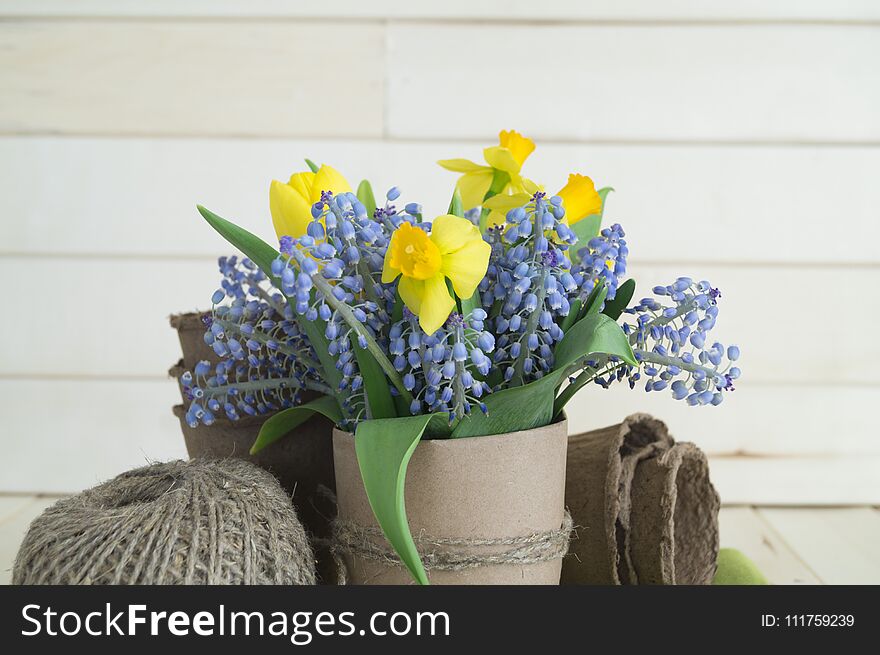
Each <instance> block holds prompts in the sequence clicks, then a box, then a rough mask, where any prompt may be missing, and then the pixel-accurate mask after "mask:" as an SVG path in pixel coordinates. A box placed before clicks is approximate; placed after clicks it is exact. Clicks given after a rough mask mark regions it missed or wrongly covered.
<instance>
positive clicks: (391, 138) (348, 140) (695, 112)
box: [0, 0, 880, 527]
mask: <svg viewBox="0 0 880 655" xmlns="http://www.w3.org/2000/svg"><path fill="white" fill-rule="evenodd" d="M878 61H880V5H878V3H875V2H870V1H868V0H851V1H848V2H834V1H832V0H812V1H809V2H803V1H801V2H795V1H794V0H788V1H785V2H775V3H766V2H757V1H751V0H750V1H748V2H739V3H729V2H699V3H698V2H689V1H687V0H677V1H674V2H664V3H654V2H649V1H648V0H628V1H626V2H615V3H608V2H577V1H575V0H567V1H558V2H545V3H540V4H535V3H530V2H521V1H516V0H507V1H504V0H494V1H491V2H482V3H473V2H464V1H459V0H455V1H447V2H442V3H440V2H435V3H411V2H410V3H407V2H393V1H391V0H384V1H381V2H371V3H362V2H354V1H353V0H346V1H343V2H335V3H334V2H311V1H310V2H301V3H288V2H280V1H276V0H260V1H251V2H245V1H244V0H227V1H225V2H206V1H191V2H170V1H167V0H163V1H157V2H151V3H143V2H133V1H123V2H110V1H109V0H79V1H68V2H60V1H52V0H31V1H29V2H24V1H22V0H6V1H3V2H0V221H2V232H0V280H4V281H5V283H6V284H7V285H9V286H8V287H7V288H8V290H7V293H6V294H4V296H5V299H6V303H7V306H6V308H5V309H4V310H3V312H2V314H3V318H4V320H3V321H0V412H2V415H3V418H4V425H5V429H4V431H3V439H4V447H5V451H4V452H5V459H4V464H3V466H2V467H0V491H3V490H6V491H18V492H67V491H74V490H77V489H80V488H82V487H84V486H87V485H90V484H92V483H94V482H96V481H98V480H100V479H103V478H106V477H109V476H112V475H114V474H115V473H118V472H120V471H121V470H124V469H125V468H128V467H131V466H134V465H138V464H140V463H142V462H143V461H144V460H146V459H163V458H169V457H175V456H181V455H183V446H182V439H181V437H180V435H179V429H178V426H177V424H176V420H175V419H174V418H173V417H172V416H171V413H170V405H171V404H172V403H173V402H174V401H175V397H176V393H177V391H176V388H175V386H174V384H173V383H172V382H171V381H168V380H166V379H165V378H164V372H165V370H166V369H167V367H168V366H169V365H170V364H171V363H173V361H174V360H175V358H176V357H177V356H178V346H177V343H176V337H175V335H174V334H173V332H171V330H170V329H169V328H168V327H167V320H166V317H167V315H168V314H170V313H172V312H175V311H181V310H191V309H196V308H198V307H201V306H204V305H205V303H206V302H207V300H208V298H209V296H210V294H211V292H212V291H213V289H214V287H215V285H216V275H215V273H214V266H213V264H212V260H213V258H214V257H216V255H218V254H222V253H226V252H228V251H229V248H228V247H226V246H225V245H224V243H223V242H222V241H221V240H220V239H219V237H216V236H215V235H214V234H213V233H212V232H211V231H210V230H209V229H208V228H207V227H206V226H205V225H204V224H203V223H202V222H201V221H200V220H199V218H198V216H197V214H196V212H195V204H196V203H202V204H205V205H207V206H209V207H211V208H212V209H214V210H215V211H217V212H218V213H220V214H221V215H224V216H227V217H229V218H232V219H235V220H237V221H239V222H241V223H242V224H243V225H245V226H246V227H248V228H250V229H252V230H254V231H256V232H258V233H260V234H261V235H263V236H264V237H266V238H271V237H272V231H271V226H270V220H269V217H268V207H267V205H268V202H267V201H268V198H267V195H268V193H267V189H268V182H269V180H270V179H272V178H280V179H284V178H286V176H287V175H289V173H291V172H292V171H294V170H298V169H300V168H302V164H301V159H302V158H303V157H306V156H307V157H311V158H313V159H315V160H317V161H327V162H331V163H333V164H334V165H336V166H337V167H338V168H340V169H341V170H343V171H344V172H346V173H347V174H348V175H349V177H350V179H351V180H352V181H356V180H357V179H359V178H361V177H369V178H370V179H372V180H373V181H374V184H375V186H376V187H377V188H379V189H384V188H387V187H388V186H390V185H392V184H396V185H398V186H400V187H401V188H402V189H403V190H404V193H405V197H406V199H407V200H418V201H421V202H422V203H423V204H424V205H425V206H426V208H427V210H428V211H429V212H430V211H436V212H438V213H439V212H441V211H443V210H444V209H445V205H446V202H447V200H448V195H449V191H450V188H451V185H452V183H453V181H454V176H453V175H452V174H449V173H446V172H445V171H443V170H441V169H440V168H439V167H437V166H436V165H435V164H434V163H433V162H434V161H435V160H436V159H439V158H446V157H457V156H466V157H472V158H479V155H480V148H481V147H482V146H483V145H488V144H489V143H490V142H491V141H492V140H493V139H494V137H495V133H496V132H497V131H498V130H499V129H501V128H515V129H519V130H520V131H523V132H524V133H526V134H528V135H530V136H532V137H533V138H535V139H536V141H537V142H538V150H537V151H536V153H535V154H534V155H533V156H532V158H531V159H530V161H529V162H528V164H527V173H528V174H529V175H530V176H531V177H533V178H535V179H538V180H540V181H542V182H544V183H546V184H547V186H548V187H549V188H551V189H555V188H557V187H559V186H561V185H562V184H563V182H564V179H565V176H566V175H567V174H568V173H569V172H570V171H574V170H577V171H581V172H584V173H588V174H590V175H591V176H593V177H594V179H596V181H597V182H598V183H599V184H602V185H611V186H614V187H615V188H616V190H617V191H616V193H615V194H613V195H612V196H611V197H610V199H609V201H608V217H609V219H610V220H614V221H619V222H621V223H622V224H623V225H624V226H625V227H626V229H627V232H628V236H629V238H630V245H631V252H632V254H631V260H630V261H631V270H632V272H633V274H634V275H635V276H636V277H637V279H638V280H639V281H640V283H641V286H642V290H643V291H644V290H646V289H647V288H649V287H650V286H651V285H653V284H655V283H661V282H665V281H668V280H670V279H673V278H674V277H675V276H677V275H679V274H691V275H695V276H700V277H708V278H709V279H711V280H712V281H713V282H714V283H715V284H716V285H718V286H719V287H720V288H721V289H722V292H723V294H724V295H723V298H722V303H723V304H722V315H721V319H720V321H719V327H718V328H717V330H718V336H719V338H720V339H722V340H723V341H725V342H727V341H731V342H736V343H739V344H740V345H741V347H742V349H743V353H744V355H743V366H742V368H743V369H744V371H745V377H744V378H743V380H742V381H741V383H740V384H738V390H737V391H736V393H734V394H732V395H731V396H730V397H729V398H728V399H727V401H726V402H725V404H724V405H723V406H721V407H720V408H717V409H708V408H701V409H689V408H686V407H684V406H682V405H680V404H678V403H674V402H673V401H672V400H671V399H670V398H669V397H668V396H667V395H646V394H644V393H643V392H629V391H628V390H626V389H624V388H619V389H615V390H613V391H607V392H603V391H602V390H600V389H598V388H596V389H591V390H589V391H586V392H583V393H582V394H581V395H580V396H579V397H578V398H577V400H576V401H575V402H574V403H573V406H572V409H571V412H570V418H571V422H572V426H573V429H574V430H587V429H591V428H594V427H598V426H601V425H605V424H608V423H613V422H616V421H617V420H619V419H620V418H622V417H623V416H625V415H626V414H627V413H630V412H632V411H639V410H642V411H649V412H652V413H655V414H657V415H658V416H661V417H663V418H664V419H665V420H667V422H668V423H669V424H670V426H671V429H672V431H673V433H674V434H675V435H676V437H677V438H679V439H683V440H684V439H687V440H693V441H696V442H697V443H698V444H699V445H700V446H701V447H702V448H704V449H705V450H706V451H708V452H709V453H711V454H712V467H713V479H714V481H715V483H716V485H717V486H718V488H719V491H720V493H721V495H722V498H723V499H724V500H725V501H726V502H730V503H750V504H756V503H774V504H804V503H809V504H829V503H838V504H839V503H849V502H858V503H868V504H876V503H878V502H880V440H878V438H877V435H878V430H877V428H876V424H875V418H874V412H873V408H874V407H875V406H876V405H877V404H878V403H880V368H878V366H877V364H878V362H880V345H878V342H877V340H876V339H874V338H872V337H871V332H872V330H871V327H872V326H873V325H876V323H877V319H878V318H880V311H878V309H877V303H876V301H874V300H873V298H874V297H875V295H876V290H877V289H878V287H880V247H878V245H877V244H878V243H880V221H878V218H880V216H878V209H877V208H878V207H880V186H878V185H877V184H876V172H877V171H878V170H880V68H878V66H877V62H878ZM784 519H785V515H780V517H779V520H780V521H782V520H784ZM795 527H797V526H795Z"/></svg>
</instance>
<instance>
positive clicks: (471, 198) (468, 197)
mask: <svg viewBox="0 0 880 655" xmlns="http://www.w3.org/2000/svg"><path fill="white" fill-rule="evenodd" d="M493 175H494V173H492V169H491V168H486V169H485V170H479V171H476V172H474V173H465V174H464V175H462V176H461V177H460V178H458V182H457V183H456V187H458V191H459V193H460V194H461V206H462V207H464V208H465V209H473V208H474V207H478V206H479V205H482V204H483V198H485V197H486V192H487V191H489V187H490V186H491V185H492V176H493Z"/></svg>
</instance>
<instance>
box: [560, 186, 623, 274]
mask: <svg viewBox="0 0 880 655" xmlns="http://www.w3.org/2000/svg"><path fill="white" fill-rule="evenodd" d="M611 191H614V189H612V188H611V187H610V186H607V187H604V188H602V189H599V190H598V191H597V192H596V193H598V194H599V197H600V198H601V199H602V208H601V209H600V210H599V213H598V214H590V215H589V216H585V217H584V218H582V219H581V220H579V221H577V222H576V223H574V224H573V225H571V226H570V227H571V230H572V232H574V233H575V234H576V235H577V238H578V242H577V243H576V244H575V245H573V246H572V247H571V248H570V249H569V251H568V252H569V254H570V255H571V260H572V261H573V262H575V263H577V262H578V261H580V257H579V256H578V254H577V251H578V250H580V249H581V248H583V247H585V246H586V245H587V242H588V241H589V240H590V239H592V238H593V237H594V236H596V235H597V234H599V230H600V229H601V227H602V217H603V216H604V215H605V198H606V196H607V195H608V193H609V192H611Z"/></svg>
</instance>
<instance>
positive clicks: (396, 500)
mask: <svg viewBox="0 0 880 655" xmlns="http://www.w3.org/2000/svg"><path fill="white" fill-rule="evenodd" d="M435 417H439V416H438V415H436V414H434V415H432V414H426V415H421V416H407V417H403V418H395V419H374V420H372V421H362V422H360V423H359V424H358V426H357V430H356V432H355V438H354V448H355V453H356V454H357V459H358V466H359V467H360V470H361V478H362V479H363V481H364V489H365V490H366V492H367V498H368V499H369V501H370V507H371V508H372V509H373V514H374V515H375V516H376V521H378V523H379V526H380V527H381V528H382V532H383V533H384V534H385V538H386V539H387V540H388V543H390V544H391V546H392V548H394V550H395V552H396V553H397V554H398V555H399V556H400V559H401V561H402V562H403V564H404V565H405V566H406V568H407V569H409V572H410V573H411V574H412V576H413V578H415V580H416V582H418V583H419V584H423V585H426V584H428V576H427V575H426V574H425V568H424V566H422V560H421V558H420V557H419V552H418V550H416V544H415V542H414V541H413V538H412V534H410V530H409V522H408V521H407V518H406V503H405V501H404V484H405V482H406V467H407V465H408V464H409V460H410V458H411V457H412V454H413V451H414V450H415V449H416V446H417V445H418V444H419V440H420V439H421V438H422V434H423V433H424V432H425V428H426V427H427V426H428V423H429V421H431V420H432V418H435ZM440 420H443V421H445V419H444V418H440Z"/></svg>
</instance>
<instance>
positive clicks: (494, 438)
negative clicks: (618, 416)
mask: <svg viewBox="0 0 880 655" xmlns="http://www.w3.org/2000/svg"><path fill="white" fill-rule="evenodd" d="M557 430H564V431H565V432H566V434H567V433H568V417H567V416H566V415H565V412H563V413H562V414H561V415H560V416H559V417H558V418H556V419H555V420H553V421H552V422H551V423H548V424H547V425H542V426H540V427H537V428H527V429H525V430H516V431H514V432H499V433H498V434H486V435H483V436H479V435H475V436H472V437H460V438H457V439H453V438H451V437H441V438H437V439H430V438H424V439H421V440H420V441H419V445H418V446H416V448H420V447H421V446H422V444H458V447H461V448H464V447H465V444H468V443H471V442H473V440H474V439H479V440H480V443H481V444H482V443H485V444H487V445H492V444H494V443H497V442H500V441H502V440H503V441H504V442H505V443H506V442H508V441H509V440H510V439H517V438H519V439H521V438H523V436H524V435H525V434H527V433H528V434H531V435H533V436H530V437H528V438H535V437H534V433H536V432H537V433H538V436H541V435H543V434H545V433H546V434H555V433H556V431H557ZM333 434H334V436H335V435H336V434H339V435H340V436H342V437H346V436H348V437H352V438H354V433H353V432H349V431H347V430H340V429H339V428H338V427H336V426H334V427H333ZM455 447H456V446H453V445H448V446H438V448H455Z"/></svg>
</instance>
